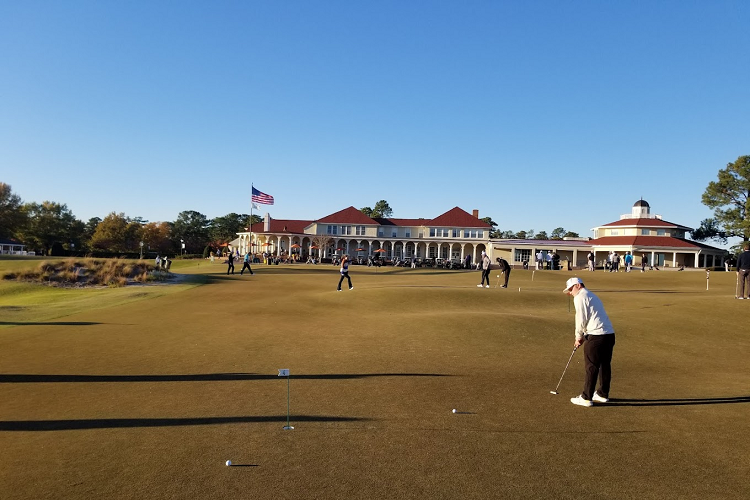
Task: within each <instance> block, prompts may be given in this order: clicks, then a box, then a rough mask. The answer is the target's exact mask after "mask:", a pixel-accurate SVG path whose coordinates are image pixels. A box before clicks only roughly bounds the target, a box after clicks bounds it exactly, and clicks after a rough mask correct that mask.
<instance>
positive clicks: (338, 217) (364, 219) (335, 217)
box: [317, 207, 377, 225]
mask: <svg viewBox="0 0 750 500" xmlns="http://www.w3.org/2000/svg"><path fill="white" fill-rule="evenodd" d="M317 222H319V223H321V224H363V225H364V224H377V221H375V220H373V219H371V218H369V217H368V216H366V215H365V214H363V213H362V212H361V211H360V210H357V209H356V208H354V207H349V208H345V209H343V210H340V211H338V212H336V213H333V214H331V215H326V216H325V217H323V218H322V219H319V220H318V221H317Z"/></svg>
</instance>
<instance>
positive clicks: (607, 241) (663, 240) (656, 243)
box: [588, 236, 720, 250]
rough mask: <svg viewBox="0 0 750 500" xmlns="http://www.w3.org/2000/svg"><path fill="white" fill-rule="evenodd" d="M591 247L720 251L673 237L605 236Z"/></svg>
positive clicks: (590, 242) (593, 242) (595, 241)
mask: <svg viewBox="0 0 750 500" xmlns="http://www.w3.org/2000/svg"><path fill="white" fill-rule="evenodd" d="M588 243H589V245H591V246H620V247H621V246H634V247H664V248H707V249H711V250H720V249H719V248H714V247H711V246H708V245H704V244H702V243H696V242H694V241H690V240H683V239H681V238H672V237H671V236H604V237H603V238H597V239H595V240H591V241H589V242H588Z"/></svg>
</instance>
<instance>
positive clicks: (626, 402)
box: [597, 396, 750, 406]
mask: <svg viewBox="0 0 750 500" xmlns="http://www.w3.org/2000/svg"><path fill="white" fill-rule="evenodd" d="M732 403H750V396H738V397H733V398H689V399H612V398H610V400H609V403H606V404H604V405H601V406H687V405H721V404H732ZM597 406H598V405H597Z"/></svg>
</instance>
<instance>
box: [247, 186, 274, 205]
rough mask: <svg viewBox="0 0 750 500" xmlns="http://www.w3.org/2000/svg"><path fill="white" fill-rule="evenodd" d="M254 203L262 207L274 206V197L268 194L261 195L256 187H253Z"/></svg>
mask: <svg viewBox="0 0 750 500" xmlns="http://www.w3.org/2000/svg"><path fill="white" fill-rule="evenodd" d="M251 199H252V201H253V203H260V204H261V205H273V196H271V195H270V194H266V193H261V192H260V191H258V190H257V189H255V187H253V195H252V197H251Z"/></svg>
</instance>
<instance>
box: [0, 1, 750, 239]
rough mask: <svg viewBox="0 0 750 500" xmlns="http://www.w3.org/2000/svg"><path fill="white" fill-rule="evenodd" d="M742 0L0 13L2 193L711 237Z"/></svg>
mask: <svg viewBox="0 0 750 500" xmlns="http://www.w3.org/2000/svg"><path fill="white" fill-rule="evenodd" d="M749 15H750V2H746V1H710V2H709V1H697V2H691V1H658V2H651V1H622V2H604V1H597V2H595V1H575V2H573V1H559V0H557V1H533V2H525V1H524V2H522V1H517V2H501V1H461V2H458V1H452V2H441V1H430V2H424V1H378V2H351V1H333V0H331V1H310V0H307V1H284V2H250V1H243V2H239V1H238V2H191V1H179V2H178V1H169V2H166V1H164V2H159V1H157V2H146V1H134V2H102V1H91V2H84V1H65V2H60V1H54V2H43V1H31V2H13V1H9V0H0V65H1V67H2V68H3V70H2V75H3V76H2V78H0V103H1V111H0V181H3V182H6V183H8V184H10V185H11V186H12V188H13V191H14V192H15V193H17V194H19V195H20V196H21V197H22V199H23V200H24V201H26V202H29V201H36V202H41V201H43V200H52V201H57V202H61V203H66V204H67V205H68V207H69V208H70V209H71V210H72V211H73V213H74V214H75V215H76V217H78V218H79V219H82V220H87V219H88V218H90V217H95V216H98V217H104V216H105V215H106V214H108V213H110V212H113V211H115V212H124V213H125V214H126V215H128V216H131V217H135V216H140V217H143V218H144V219H147V220H151V221H158V220H174V219H175V218H176V217H177V214H178V213H179V212H180V211H183V210H196V211H198V212H201V213H203V214H205V215H206V216H208V217H209V218H213V217H216V216H221V215H225V214H227V213H230V212H237V213H249V211H250V201H249V200H250V184H251V182H252V183H253V184H254V185H255V187H257V188H258V189H260V190H261V191H264V192H266V193H268V194H271V195H273V196H274V197H275V199H276V204H275V205H274V206H271V207H261V208H262V210H261V211H262V212H265V211H266V210H268V211H269V212H270V213H271V215H272V216H273V217H275V218H280V219H284V218H294V219H315V218H321V217H324V216H325V215H328V214H330V213H332V212H336V211H338V210H341V209H343V208H346V207H348V206H355V207H357V208H361V207H363V206H373V205H374V204H375V203H376V202H377V201H378V200H381V199H385V200H387V201H388V202H389V204H390V206H391V207H392V208H393V211H394V213H393V215H394V217H402V218H416V217H425V218H431V217H436V216H438V215H440V214H441V213H443V212H445V211H447V210H449V209H451V208H453V207H454V206H459V207H461V208H463V209H465V210H467V211H468V212H471V210H472V209H478V210H479V213H480V217H484V216H491V217H492V218H493V220H494V221H495V222H497V223H498V227H499V229H502V230H513V231H519V230H530V229H533V230H535V231H537V232H538V231H541V230H545V231H547V232H551V231H552V230H553V229H554V228H556V227H564V228H565V229H567V230H571V231H576V232H578V233H580V234H581V236H591V232H590V229H591V228H592V227H594V226H596V225H600V224H603V223H607V222H611V221H614V220H617V219H618V218H619V216H620V214H623V213H628V212H630V208H631V206H632V205H633V203H634V202H635V201H636V200H638V199H639V198H641V197H642V198H643V199H645V200H647V201H648V202H649V203H650V205H651V207H652V212H654V213H658V214H661V215H662V216H663V217H664V218H665V219H667V220H669V221H672V222H677V223H680V224H683V225H687V226H693V227H697V226H698V225H699V224H700V221H701V220H702V219H705V218H707V217H710V216H711V215H712V213H711V211H710V210H709V209H708V208H707V207H705V206H704V205H702V204H701V194H702V193H703V191H704V190H705V188H706V186H707V185H708V183H709V182H710V181H712V180H715V179H716V174H717V172H718V170H719V169H721V168H724V167H725V166H726V164H727V163H729V162H732V161H734V160H736V159H737V157H739V156H741V155H747V154H750V140H749V139H750V126H748V124H747V116H748V114H749V112H750V92H748V82H750V37H748V36H747V22H748V19H750V16H749Z"/></svg>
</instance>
